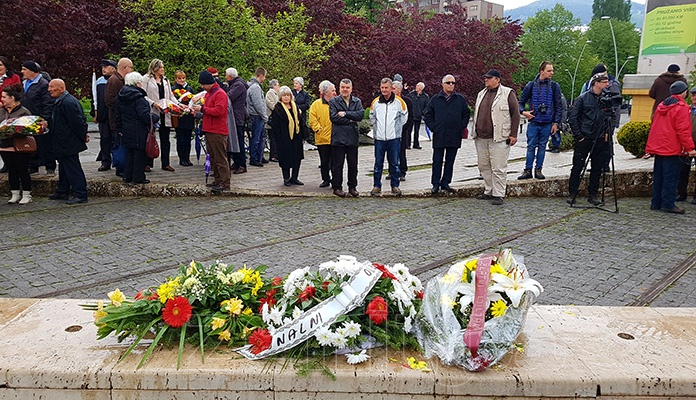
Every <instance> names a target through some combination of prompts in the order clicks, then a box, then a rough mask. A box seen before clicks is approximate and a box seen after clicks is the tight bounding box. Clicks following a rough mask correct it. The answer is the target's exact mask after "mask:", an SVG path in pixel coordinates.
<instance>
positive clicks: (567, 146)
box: [548, 131, 574, 151]
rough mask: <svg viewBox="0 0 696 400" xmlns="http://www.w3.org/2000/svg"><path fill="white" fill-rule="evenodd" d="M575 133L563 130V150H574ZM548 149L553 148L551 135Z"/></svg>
mask: <svg viewBox="0 0 696 400" xmlns="http://www.w3.org/2000/svg"><path fill="white" fill-rule="evenodd" d="M573 144H574V140H573V135H571V134H570V132H569V131H568V132H565V131H561V148H560V150H561V151H568V150H573ZM548 149H549V150H550V149H551V137H550V136H549V143H548Z"/></svg>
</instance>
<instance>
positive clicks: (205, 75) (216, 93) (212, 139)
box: [193, 70, 230, 193]
mask: <svg viewBox="0 0 696 400" xmlns="http://www.w3.org/2000/svg"><path fill="white" fill-rule="evenodd" d="M198 83H200V84H201V88H203V90H205V91H206V92H207V93H206V94H205V100H204V105H202V106H194V107H193V109H194V111H196V112H200V113H202V114H203V122H202V126H201V130H202V131H203V133H204V134H205V142H206V144H207V148H208V154H210V166H211V169H212V171H213V178H214V179H213V183H212V185H209V186H210V187H211V189H212V191H213V192H214V193H219V192H223V191H227V190H229V189H230V164H229V163H228V161H227V136H228V135H229V127H228V125H227V114H228V112H229V109H228V99H227V93H225V91H224V90H223V89H221V88H220V85H219V84H218V83H217V81H216V80H215V77H213V74H211V73H210V72H209V71H208V70H203V71H201V73H200V75H199V76H198Z"/></svg>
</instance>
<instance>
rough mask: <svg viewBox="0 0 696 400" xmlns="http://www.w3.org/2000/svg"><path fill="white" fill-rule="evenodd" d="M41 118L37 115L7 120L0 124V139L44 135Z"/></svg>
mask: <svg viewBox="0 0 696 400" xmlns="http://www.w3.org/2000/svg"><path fill="white" fill-rule="evenodd" d="M42 121H44V119H43V118H41V117H39V116H37V115H25V116H23V117H18V118H8V119H6V120H4V121H2V122H0V139H8V138H11V137H15V136H33V135H42V134H44V128H43V126H42V125H41V122H42Z"/></svg>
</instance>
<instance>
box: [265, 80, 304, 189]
mask: <svg viewBox="0 0 696 400" xmlns="http://www.w3.org/2000/svg"><path fill="white" fill-rule="evenodd" d="M278 95H279V97H280V101H279V102H278V104H276V106H275V108H274V109H273V113H272V114H271V134H272V135H274V136H275V139H276V144H277V146H278V164H280V168H281V169H282V170H283V184H284V185H285V186H292V185H304V183H302V182H300V180H299V179H297V177H298V175H299V173H300V164H301V162H302V159H303V158H304V149H303V148H302V139H303V138H304V137H306V135H307V124H306V123H305V116H304V114H303V113H302V111H301V110H300V109H298V108H297V104H295V100H294V99H293V96H292V91H291V90H290V88H289V87H287V86H281V87H280V90H279V91H278Z"/></svg>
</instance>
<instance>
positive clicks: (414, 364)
mask: <svg viewBox="0 0 696 400" xmlns="http://www.w3.org/2000/svg"><path fill="white" fill-rule="evenodd" d="M406 362H407V363H408V366H409V368H411V369H417V370H421V371H425V372H428V371H430V370H429V369H428V363H426V362H425V361H418V360H417V359H416V358H415V357H409V358H407V359H406Z"/></svg>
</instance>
